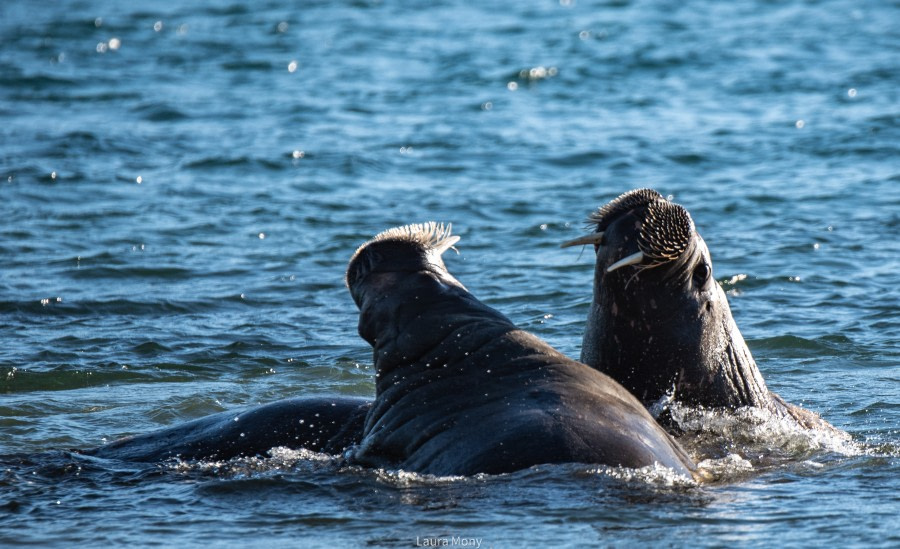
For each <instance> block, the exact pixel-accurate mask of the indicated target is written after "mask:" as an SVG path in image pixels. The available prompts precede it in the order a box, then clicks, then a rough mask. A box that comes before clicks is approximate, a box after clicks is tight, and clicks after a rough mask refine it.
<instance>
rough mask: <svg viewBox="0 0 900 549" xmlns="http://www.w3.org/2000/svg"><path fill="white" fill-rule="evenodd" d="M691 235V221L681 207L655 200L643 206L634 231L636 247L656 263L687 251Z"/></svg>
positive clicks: (673, 258)
mask: <svg viewBox="0 0 900 549" xmlns="http://www.w3.org/2000/svg"><path fill="white" fill-rule="evenodd" d="M693 235H694V221H693V220H692V219H691V214H689V213H688V211H687V210H685V209H684V208H683V207H681V206H679V205H678V204H673V203H672V202H668V201H664V200H658V201H655V202H651V203H650V204H649V205H648V206H647V213H646V214H645V216H644V220H643V223H641V229H640V233H639V234H638V248H640V250H641V251H642V252H643V253H644V256H645V258H646V259H647V260H649V262H650V265H658V264H661V263H666V262H668V261H673V260H675V259H678V257H680V256H681V254H683V253H684V251H685V250H687V247H688V244H690V242H691V238H692V237H693Z"/></svg>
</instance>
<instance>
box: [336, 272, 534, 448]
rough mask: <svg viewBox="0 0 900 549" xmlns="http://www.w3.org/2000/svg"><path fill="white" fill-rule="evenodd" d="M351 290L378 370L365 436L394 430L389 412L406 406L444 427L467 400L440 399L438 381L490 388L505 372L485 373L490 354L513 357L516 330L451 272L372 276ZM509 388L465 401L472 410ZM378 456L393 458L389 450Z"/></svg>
mask: <svg viewBox="0 0 900 549" xmlns="http://www.w3.org/2000/svg"><path fill="white" fill-rule="evenodd" d="M386 289H389V290H390V291H389V293H386V291H385V290H386ZM353 290H354V292H355V293H354V296H357V295H358V296H359V299H358V301H357V302H358V304H359V308H360V316H359V333H360V335H361V336H362V337H363V339H365V340H366V341H367V342H369V344H370V345H372V349H373V357H374V365H375V370H376V373H375V376H376V383H375V404H374V405H373V407H372V410H371V412H370V413H369V416H368V418H367V421H366V427H365V432H364V436H366V435H369V434H371V433H379V432H390V431H393V430H395V429H396V427H397V426H396V425H393V424H392V423H391V422H392V421H393V420H394V416H393V415H390V414H389V412H390V411H391V409H392V408H393V407H394V406H395V405H396V404H398V403H400V402H401V401H403V406H402V408H407V409H408V408H409V407H410V406H412V407H415V408H417V409H420V419H421V420H422V421H423V422H426V423H427V421H426V420H427V419H428V417H430V416H434V417H433V423H440V422H441V421H443V420H444V419H445V418H446V417H449V415H450V412H451V408H452V407H453V406H455V402H458V401H461V400H462V399H460V398H458V397H454V398H451V399H450V400H448V401H447V402H443V401H439V399H436V398H435V394H434V387H435V386H436V385H435V384H439V385H440V386H442V387H458V388H459V390H460V391H466V392H468V391H470V390H471V389H472V388H473V384H474V383H475V382H474V381H473V380H481V381H479V383H480V384H482V386H484V385H487V384H490V383H492V382H491V381H488V379H494V378H498V379H499V377H500V375H501V374H502V373H504V372H502V371H501V370H502V368H503V366H498V367H496V368H494V370H495V371H494V374H495V375H494V376H491V375H487V376H486V375H485V372H484V371H482V370H484V369H485V368H486V366H485V362H486V361H485V360H484V357H485V356H494V357H495V358H497V359H498V362H499V363H502V361H501V360H499V359H502V358H507V359H508V358H510V356H508V353H509V348H508V347H507V346H505V345H504V344H503V341H504V337H503V336H504V335H505V334H509V333H510V332H514V331H518V330H517V328H516V327H515V325H513V324H512V322H510V321H509V320H508V319H507V318H506V317H505V316H503V315H502V314H500V313H499V312H497V311H496V310H494V309H492V308H490V307H488V306H487V305H484V304H483V303H481V302H480V301H478V300H477V299H476V298H475V297H474V296H472V295H471V294H470V293H469V292H468V291H467V290H466V289H465V288H464V287H463V286H462V285H461V284H460V283H459V282H458V281H456V279H455V278H453V276H452V275H450V274H449V273H447V272H446V271H444V270H442V269H424V270H420V271H415V272H387V273H373V274H371V275H369V276H368V277H367V278H366V279H365V280H364V281H362V282H361V283H360V284H358V285H357V287H356V288H354V289H353ZM448 342H452V343H453V344H452V345H447V343H448ZM491 353H493V355H492V354H491ZM470 355H471V356H470ZM488 373H490V370H488ZM504 390H507V388H505V387H493V386H492V387H491V389H490V390H489V391H488V390H486V391H479V392H478V393H475V394H473V395H471V396H469V397H467V398H466V400H467V401H468V403H469V405H471V406H473V407H474V406H475V405H476V404H477V401H478V400H479V399H481V398H484V399H485V400H489V399H496V398H499V396H500V393H502V392H503V391H504ZM484 392H487V393H489V394H490V396H487V395H483V393H484ZM445 408H446V409H445ZM424 416H428V417H424ZM423 436H424V434H423ZM373 440H374V439H373ZM403 451H404V452H407V451H409V448H405V449H404V450H403ZM379 452H381V453H384V454H387V455H390V451H387V450H385V449H384V448H382V449H379Z"/></svg>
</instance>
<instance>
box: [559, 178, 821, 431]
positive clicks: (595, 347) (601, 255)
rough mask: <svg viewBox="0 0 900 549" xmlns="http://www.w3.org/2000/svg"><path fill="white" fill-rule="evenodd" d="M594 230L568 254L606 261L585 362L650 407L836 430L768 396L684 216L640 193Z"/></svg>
mask: <svg viewBox="0 0 900 549" xmlns="http://www.w3.org/2000/svg"><path fill="white" fill-rule="evenodd" d="M588 224H589V227H590V228H591V229H592V230H591V233H590V234H588V235H587V236H582V237H580V238H577V239H574V240H571V241H568V242H565V243H563V244H562V246H563V247H567V246H576V245H584V244H591V245H593V246H594V250H595V252H596V263H595V268H594V288H593V292H594V294H593V301H592V303H591V307H590V311H589V313H588V318H587V324H586V327H585V330H584V338H583V342H582V348H581V361H582V362H584V363H585V364H588V365H590V366H593V367H594V368H596V369H598V370H600V371H602V372H604V373H606V374H608V375H609V376H610V377H612V378H613V379H615V380H616V381H618V382H619V383H621V384H622V385H623V386H625V388H627V389H628V390H629V391H631V392H632V393H633V394H634V395H635V396H637V397H638V398H639V399H640V400H641V401H642V402H643V403H644V404H645V405H648V406H649V405H652V404H654V403H656V402H659V401H660V399H662V398H663V397H668V398H674V399H675V400H676V401H680V402H683V403H685V404H689V405H692V406H703V407H708V408H728V409H737V408H740V407H745V406H751V407H758V408H763V409H766V410H769V411H770V412H772V413H774V414H776V415H777V416H782V417H790V418H793V419H794V420H796V422H797V423H799V424H800V425H801V426H803V427H805V428H822V429H828V430H836V429H835V428H834V427H832V426H831V425H830V424H828V423H827V422H826V421H825V420H823V419H821V418H820V417H819V416H818V415H817V414H815V413H813V412H811V411H808V410H805V409H802V408H799V407H797V406H794V405H792V404H789V403H787V402H785V401H784V399H782V398H781V397H780V396H778V395H777V394H775V393H773V392H771V391H769V389H768V388H767V387H766V383H765V381H764V380H763V376H762V374H761V373H760V371H759V368H758V367H757V365H756V362H755V361H754V359H753V356H752V355H751V354H750V349H749V348H748V347H747V344H746V343H745V342H744V338H743V337H742V336H741V332H740V330H738V327H737V324H736V323H735V321H734V318H733V316H732V314H731V309H730V307H729V306H728V299H727V298H726V296H725V292H724V291H723V290H722V288H721V286H720V285H719V284H718V282H717V281H716V279H715V278H713V268H712V260H711V258H710V254H709V249H708V248H707V246H706V243H705V242H704V241H703V238H701V237H700V235H699V234H698V233H697V230H696V228H695V226H694V221H693V219H691V216H690V214H689V213H688V211H687V210H686V209H685V208H684V207H682V206H680V205H678V204H675V203H673V202H671V201H669V200H667V199H666V198H664V197H663V196H662V195H661V194H660V193H658V192H657V191H654V190H652V189H637V190H633V191H630V192H627V193H625V194H623V195H621V196H619V197H618V198H616V199H614V200H612V201H611V202H609V203H608V204H606V205H604V206H602V207H601V208H599V209H598V210H596V211H595V212H594V213H592V214H591V215H590V216H589V219H588Z"/></svg>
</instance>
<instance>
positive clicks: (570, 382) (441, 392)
mask: <svg viewBox="0 0 900 549" xmlns="http://www.w3.org/2000/svg"><path fill="white" fill-rule="evenodd" d="M348 286H349V288H350V292H351V294H352V295H353V298H354V301H355V302H356V304H357V305H358V306H359V309H360V319H359V333H360V335H361V336H362V337H363V338H364V339H365V340H366V341H368V342H369V343H370V344H371V345H372V347H373V350H374V363H375V367H376V372H377V373H376V376H377V378H376V397H375V403H374V405H373V406H372V409H371V410H370V411H369V413H368V416H367V417H366V422H365V429H364V433H363V439H362V442H361V443H360V444H359V446H358V447H357V448H356V449H355V451H354V452H353V454H352V457H351V460H352V461H355V462H357V463H359V464H362V465H365V466H372V467H391V468H401V469H404V470H407V471H414V472H419V473H425V474H435V475H472V474H476V473H489V474H498V473H506V472H511V471H516V470H519V469H522V468H526V467H529V466H532V465H536V464H546V463H568V462H578V463H596V464H605V465H610V466H625V467H635V468H636V467H643V466H647V465H651V464H654V463H659V464H661V465H664V466H666V467H670V468H672V469H674V470H675V471H677V472H678V473H680V474H683V475H688V476H691V475H692V473H693V471H694V465H693V463H692V462H691V459H690V458H689V457H688V456H687V455H686V454H685V452H684V451H683V450H682V449H681V447H680V446H679V445H678V443H676V442H675V441H674V440H673V439H672V438H671V437H670V436H669V435H668V434H666V433H665V432H664V431H663V430H662V429H661V428H660V427H659V426H658V425H657V423H656V421H655V420H654V419H653V418H652V417H651V416H650V415H649V413H648V412H647V411H646V409H645V408H644V407H643V406H642V405H641V403H640V402H639V401H638V400H637V399H635V398H634V397H633V396H632V395H631V394H630V393H628V391H626V390H625V389H624V388H622V386H620V385H619V384H618V383H616V382H615V381H613V380H612V379H610V378H609V377H608V376H606V375H603V374H601V373H600V372H598V371H596V370H594V369H592V368H589V367H587V366H585V365H584V364H581V363H578V362H575V361H574V360H570V359H568V358H566V357H565V356H563V355H562V354H560V353H559V352H557V351H556V350H554V349H553V348H551V347H550V346H549V345H547V344H546V343H544V342H543V341H541V340H540V339H538V338H537V337H535V336H533V335H531V334H528V333H526V332H523V331H522V330H519V329H518V328H516V326H515V325H513V324H512V322H510V321H509V320H508V319H507V318H506V317H504V316H503V315H502V314H500V313H499V312H497V311H495V310H494V309H492V308H490V307H488V306H486V305H484V304H483V303H481V302H480V301H478V300H477V299H476V298H475V297H474V296H472V295H471V294H470V293H469V292H468V291H467V290H466V289H465V288H464V287H463V286H462V285H461V284H460V283H459V282H458V281H457V280H456V279H455V278H454V277H453V276H451V275H450V273H448V272H447V270H446V268H445V267H444V265H443V262H442V261H441V259H440V257H439V254H434V253H433V251H432V252H429V251H428V250H426V249H424V248H423V247H422V246H421V245H419V244H417V243H410V242H395V241H388V242H375V243H373V244H370V245H368V246H367V247H366V248H365V249H364V250H363V251H362V252H361V253H360V254H359V255H358V256H357V257H356V258H355V259H354V260H353V261H352V262H351V264H350V268H349V270H348Z"/></svg>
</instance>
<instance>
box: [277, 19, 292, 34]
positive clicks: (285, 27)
mask: <svg viewBox="0 0 900 549" xmlns="http://www.w3.org/2000/svg"><path fill="white" fill-rule="evenodd" d="M288 27H289V25H288V22H287V21H282V22H281V23H278V26H277V27H275V29H276V30H277V31H278V32H287V30H288Z"/></svg>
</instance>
